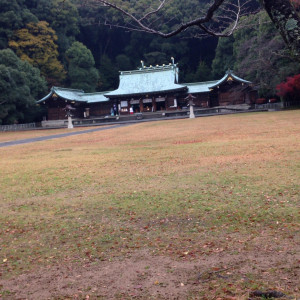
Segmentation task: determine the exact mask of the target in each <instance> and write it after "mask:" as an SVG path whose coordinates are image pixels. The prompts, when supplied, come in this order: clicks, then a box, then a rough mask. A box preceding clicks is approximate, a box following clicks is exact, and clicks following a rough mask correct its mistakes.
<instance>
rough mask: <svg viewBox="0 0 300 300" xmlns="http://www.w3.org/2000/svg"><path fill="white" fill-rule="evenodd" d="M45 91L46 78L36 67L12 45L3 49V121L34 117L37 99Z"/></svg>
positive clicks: (0, 107)
mask: <svg viewBox="0 0 300 300" xmlns="http://www.w3.org/2000/svg"><path fill="white" fill-rule="evenodd" d="M45 92H46V82H45V80H44V79H43V78H42V77H41V76H40V71H39V70H38V69H37V68H34V67H32V66H31V65H30V64H29V63H28V62H27V61H22V60H21V59H19V58H18V57H17V55H16V54H15V53H14V52H13V51H11V50H10V49H6V50H0V124H13V123H17V122H29V121H32V120H34V119H35V118H36V116H37V113H38V111H37V106H36V104H35V100H36V99H38V98H39V97H42V95H43V94H44V93H45Z"/></svg>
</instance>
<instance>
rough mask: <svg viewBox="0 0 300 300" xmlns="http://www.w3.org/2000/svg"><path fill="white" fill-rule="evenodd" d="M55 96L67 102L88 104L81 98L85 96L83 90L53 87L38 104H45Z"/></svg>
mask: <svg viewBox="0 0 300 300" xmlns="http://www.w3.org/2000/svg"><path fill="white" fill-rule="evenodd" d="M54 94H55V95H57V96H58V97H59V98H61V99H63V100H66V101H75V102H81V103H86V102H87V101H85V100H83V99H82V98H81V95H82V94H84V91H83V90H75V89H67V88H61V87H55V86H53V87H52V88H51V90H50V93H49V94H48V95H47V96H45V97H44V98H42V99H40V100H38V101H37V102H36V103H37V104H39V103H41V102H44V101H46V100H48V99H50V98H51V97H52V96H53V95H54Z"/></svg>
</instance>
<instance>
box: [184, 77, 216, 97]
mask: <svg viewBox="0 0 300 300" xmlns="http://www.w3.org/2000/svg"><path fill="white" fill-rule="evenodd" d="M217 82H218V80H214V81H206V82H195V83H183V85H186V86H187V87H188V93H190V94H197V93H205V92H210V87H211V86H212V85H214V84H216V83H217Z"/></svg>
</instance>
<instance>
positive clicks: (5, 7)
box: [0, 0, 38, 49]
mask: <svg viewBox="0 0 300 300" xmlns="http://www.w3.org/2000/svg"><path fill="white" fill-rule="evenodd" d="M20 2H21V1H17V0H0V49H5V48H7V46H8V40H9V38H10V37H11V36H12V35H13V32H14V31H15V30H17V29H20V28H22V27H24V26H25V24H27V23H30V22H38V19H37V18H36V17H35V16H34V15H33V14H32V13H31V12H30V11H29V10H28V9H26V7H24V5H22V2H21V3H20Z"/></svg>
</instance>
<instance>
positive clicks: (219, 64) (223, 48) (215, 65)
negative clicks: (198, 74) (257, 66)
mask: <svg viewBox="0 0 300 300" xmlns="http://www.w3.org/2000/svg"><path fill="white" fill-rule="evenodd" d="M233 43H234V37H233V36H230V37H228V38H219V41H218V46H217V48H216V55H215V58H214V60H213V62H212V73H213V77H214V78H221V76H223V75H224V74H225V72H226V70H228V69H232V68H233V66H234V61H235V57H234V55H233Z"/></svg>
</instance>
